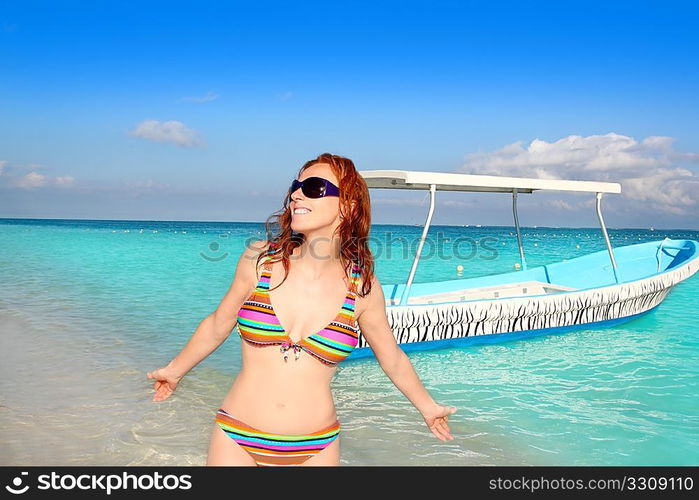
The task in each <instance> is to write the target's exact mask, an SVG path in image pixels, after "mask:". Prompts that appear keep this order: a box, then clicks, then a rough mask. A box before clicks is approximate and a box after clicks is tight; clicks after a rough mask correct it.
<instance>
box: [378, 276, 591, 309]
mask: <svg viewBox="0 0 699 500" xmlns="http://www.w3.org/2000/svg"><path fill="white" fill-rule="evenodd" d="M573 290H577V288H571V287H568V286H563V285H554V284H552V283H546V282H543V281H522V282H519V283H507V284H501V285H494V286H483V287H477V288H464V289H462V290H454V291H451V292H442V293H434V294H427V295H418V296H415V297H410V298H409V299H408V304H410V305H419V304H439V303H442V302H458V301H462V300H463V301H466V300H482V299H502V298H509V297H526V296H529V295H544V294H553V293H561V292H569V291H573ZM398 300H399V298H398V297H396V298H393V299H386V305H387V306H393V305H396V304H398Z"/></svg>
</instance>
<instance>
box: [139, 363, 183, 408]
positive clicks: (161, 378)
mask: <svg viewBox="0 0 699 500" xmlns="http://www.w3.org/2000/svg"><path fill="white" fill-rule="evenodd" d="M146 376H147V377H148V378H152V379H155V384H153V389H155V395H154V396H153V401H165V400H166V399H167V398H169V397H170V395H171V394H172V393H173V392H174V391H175V389H176V388H177V384H178V383H179V382H180V380H182V377H181V376H177V375H175V374H174V373H173V372H172V369H171V368H170V367H169V366H164V367H162V368H158V369H157V370H153V371H152V372H148V373H147V374H146Z"/></svg>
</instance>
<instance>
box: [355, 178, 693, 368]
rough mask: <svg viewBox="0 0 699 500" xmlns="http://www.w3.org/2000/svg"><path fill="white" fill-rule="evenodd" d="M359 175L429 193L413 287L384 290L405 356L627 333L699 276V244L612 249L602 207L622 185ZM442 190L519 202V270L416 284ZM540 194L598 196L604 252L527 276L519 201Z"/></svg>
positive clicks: (372, 183) (380, 184) (360, 347)
mask: <svg viewBox="0 0 699 500" xmlns="http://www.w3.org/2000/svg"><path fill="white" fill-rule="evenodd" d="M359 173H360V175H362V177H363V178H364V180H365V181H366V183H367V186H368V187H369V189H411V190H428V191H429V195H430V206H429V209H428V214H427V219H426V221H425V224H424V225H423V231H422V235H421V237H420V241H419V244H418V247H417V251H416V253H415V258H414V260H413V263H412V267H411V269H410V272H409V274H408V277H407V279H406V280H405V283H395V284H382V289H383V292H384V295H385V298H386V315H387V318H388V322H389V325H390V327H391V330H392V332H393V335H394V336H395V338H396V341H397V343H398V344H399V345H400V347H401V349H403V350H404V351H417V350H428V349H436V348H445V347H453V346H459V345H470V344H482V343H495V342H502V341H509V340H517V339H522V338H527V337H531V336H536V335H548V334H555V333H564V332H567V331H571V330H576V329H594V328H607V327H610V326H615V325H619V324H622V323H625V322H628V321H632V320H634V319H636V318H638V317H640V316H642V315H644V314H647V313H648V312H650V311H652V310H654V309H655V308H656V307H658V306H659V305H660V303H661V302H662V301H663V300H664V299H665V297H666V296H667V295H668V293H669V292H670V290H671V289H672V288H673V287H674V286H675V285H677V284H678V283H680V282H682V281H684V280H686V279H688V278H690V277H691V276H692V275H694V274H695V273H696V272H697V270H698V269H699V242H697V241H695V240H686V239H670V238H665V239H663V240H660V241H651V242H646V243H638V244H631V245H626V246H620V247H617V248H612V245H611V242H610V240H609V235H608V233H607V227H606V225H605V223H604V218H603V215H602V206H601V200H602V196H603V195H604V194H620V193H621V185H620V184H618V183H614V182H596V181H579V180H563V179H538V178H524V177H504V176H491V175H472V174H459V173H447V172H424V171H410V170H363V171H360V172H359ZM437 191H459V192H490V193H511V195H512V212H513V217H514V226H515V233H516V237H517V244H518V249H519V260H520V262H519V265H515V268H516V269H517V270H515V271H512V272H506V273H502V274H495V275H489V276H482V277H472V278H463V279H454V280H446V281H432V282H426V283H413V280H414V277H415V272H416V270H417V267H418V264H419V260H420V255H421V252H422V249H423V245H424V243H425V239H426V237H427V234H428V231H429V227H430V223H431V221H432V215H433V213H434V209H435V197H436V192H437ZM535 191H567V192H579V193H580V192H582V193H595V199H596V212H597V218H598V220H599V223H600V227H601V231H602V235H603V237H604V240H605V243H606V247H607V248H606V250H601V251H597V252H594V253H590V254H588V255H583V256H580V257H576V258H572V259H564V260H562V261H560V262H554V263H552V264H547V265H543V266H538V267H531V268H528V267H527V262H526V259H525V255H524V250H523V246H522V236H521V231H520V226H519V217H518V213H517V198H518V195H520V194H532V193H534V192H535ZM476 227H480V225H476ZM510 234H512V233H510ZM368 356H373V351H372V350H371V347H370V346H369V345H368V343H367V341H366V339H365V338H364V336H363V335H362V334H361V327H359V339H358V344H357V347H356V348H355V349H354V350H353V351H352V353H351V354H350V356H349V357H348V358H347V359H358V358H363V357H368Z"/></svg>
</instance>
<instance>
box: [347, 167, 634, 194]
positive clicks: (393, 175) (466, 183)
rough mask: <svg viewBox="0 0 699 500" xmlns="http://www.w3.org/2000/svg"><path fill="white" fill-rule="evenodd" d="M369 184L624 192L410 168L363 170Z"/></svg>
mask: <svg viewBox="0 0 699 500" xmlns="http://www.w3.org/2000/svg"><path fill="white" fill-rule="evenodd" d="M359 173H360V174H361V176H362V177H364V180H365V181H366V183H367V186H368V187H370V188H383V189H430V185H432V184H434V185H435V187H436V189H437V191H472V192H489V193H512V192H514V191H517V192H518V193H531V192H532V191H538V190H546V191H578V192H586V193H614V194H619V193H621V185H620V184H618V183H616V182H594V181H572V180H570V181H569V180H559V179H535V178H527V177H500V176H495V175H473V174H456V173H446V172H416V171H410V170H362V171H360V172H359Z"/></svg>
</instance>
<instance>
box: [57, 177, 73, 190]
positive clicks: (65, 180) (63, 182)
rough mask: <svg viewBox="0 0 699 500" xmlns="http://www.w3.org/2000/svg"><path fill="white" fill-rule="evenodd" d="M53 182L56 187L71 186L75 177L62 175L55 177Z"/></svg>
mask: <svg viewBox="0 0 699 500" xmlns="http://www.w3.org/2000/svg"><path fill="white" fill-rule="evenodd" d="M53 183H54V185H55V186H57V187H71V186H73V185H74V184H75V178H74V177H71V176H70V175H64V176H62V177H56V178H55V179H54V180H53Z"/></svg>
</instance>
